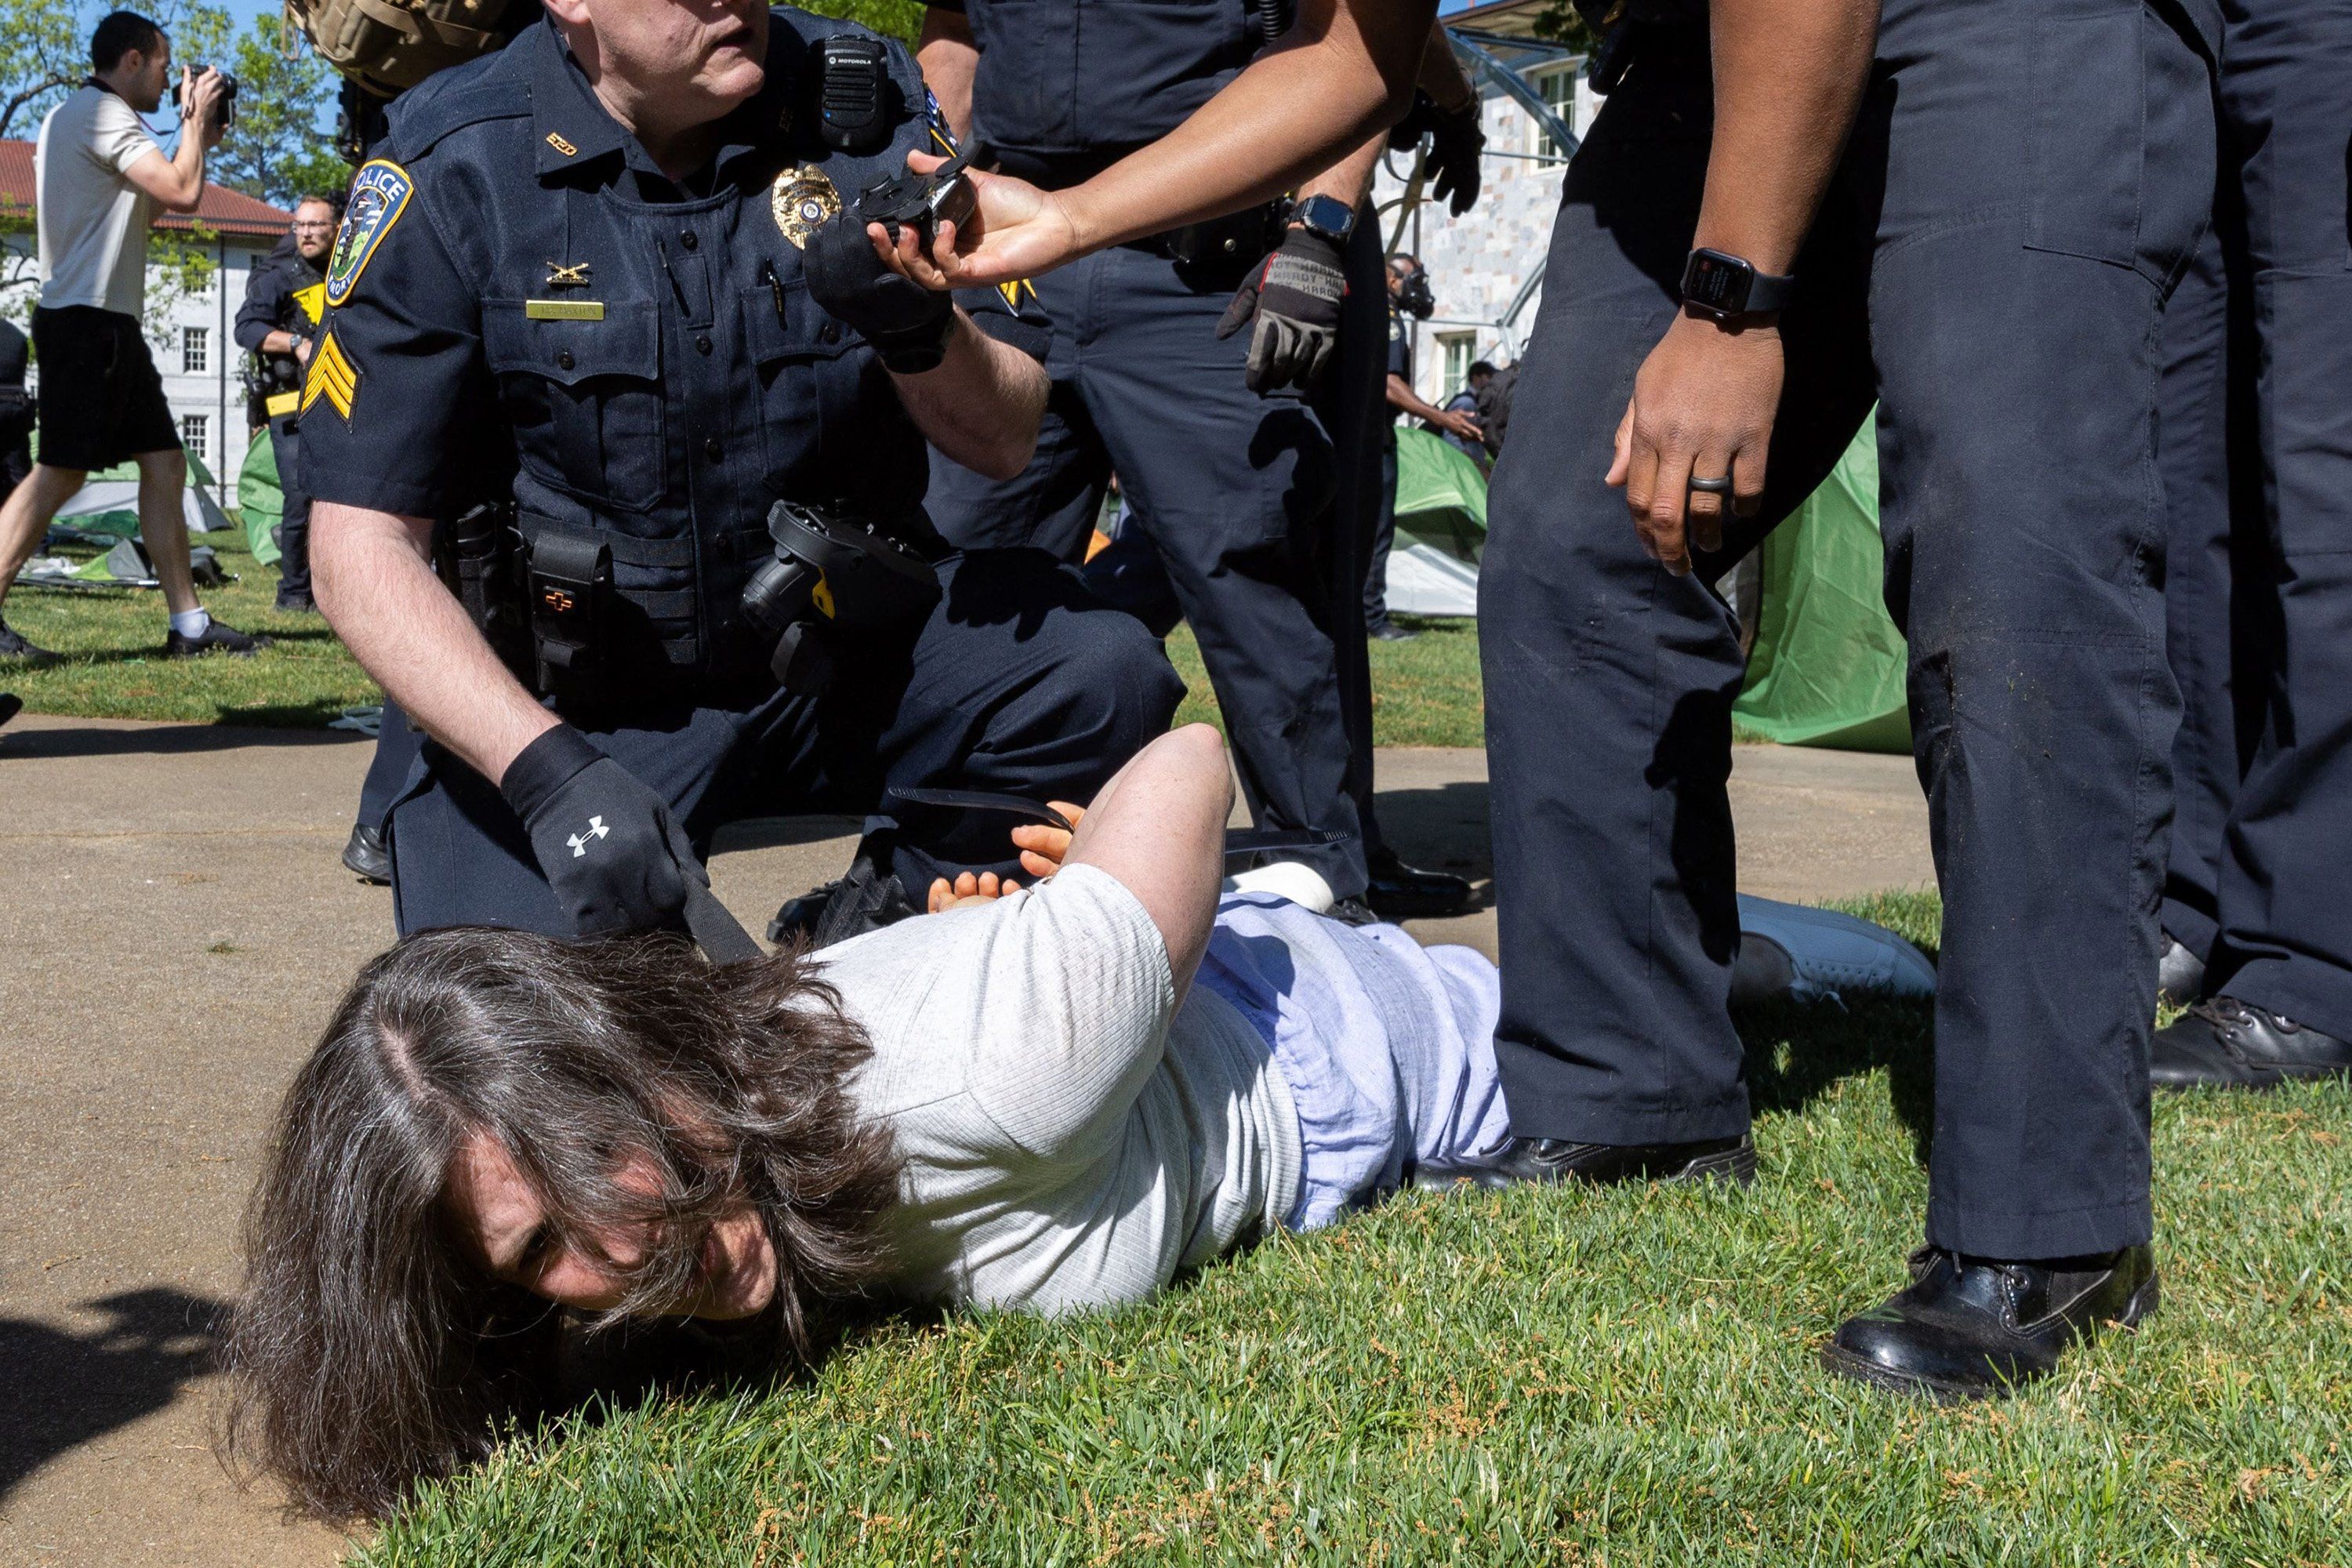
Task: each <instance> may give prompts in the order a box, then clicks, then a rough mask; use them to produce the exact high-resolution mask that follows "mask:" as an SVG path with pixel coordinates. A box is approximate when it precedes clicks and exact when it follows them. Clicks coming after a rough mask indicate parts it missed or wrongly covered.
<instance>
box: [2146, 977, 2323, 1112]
mask: <svg viewBox="0 0 2352 1568" xmlns="http://www.w3.org/2000/svg"><path fill="white" fill-rule="evenodd" d="M2345 1077H2352V1045H2347V1044H2346V1043H2345V1042H2344V1041H2342V1040H2339V1039H2337V1038H2336V1037H2335V1036H2333V1035H2323V1034H2321V1033H2320V1032H2319V1031H2318V1030H2316V1029H2312V1028H2306V1027H2305V1026H2303V1025H2301V1024H2298V1023H2296V1022H2294V1020H2293V1019H2291V1018H2282V1017H2281V1016H2278V1015H2277V1014H2276V1013H2269V1012H2265V1011H2263V1009H2262V1008H2260V1007H2255V1006H2250V1005H2247V1004H2246V1003H2243V1002H2241V1001H2239V1000H2238V999H2237V998H2236V997H2235V996H2216V997H2214V998H2213V999H2212V1000H2211V1001H2210V1002H2200V1003H2198V1004H2197V1005H2195V1006H2194V1007H2191V1008H2190V1009H2189V1011H2188V1012H2187V1013H2186V1014H2185V1015H2183V1016H2180V1017H2179V1018H2177V1019H2175V1020H2174V1021H2173V1022H2172V1023H2171V1024H2169V1025H2168V1026H2165V1027H2164V1028H2161V1029H2158V1031H2157V1032H2156V1040H2155V1042H2154V1045H2153V1047H2152V1048H2151V1049H2150V1050H2149V1052H2148V1064H2147V1081H2148V1082H2149V1084H2151V1085H2152V1086H2154V1087H2155V1088H2158V1089H2276V1088H2277V1087H2278V1086H2279V1085H2281V1084H2283V1083H2284V1082H2286V1081H2287V1080H2288V1079H2298V1078H2345Z"/></svg>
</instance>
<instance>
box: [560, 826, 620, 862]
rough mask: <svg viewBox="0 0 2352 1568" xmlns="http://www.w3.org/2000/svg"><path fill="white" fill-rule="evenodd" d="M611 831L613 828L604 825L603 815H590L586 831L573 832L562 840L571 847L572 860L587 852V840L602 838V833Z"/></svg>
mask: <svg viewBox="0 0 2352 1568" xmlns="http://www.w3.org/2000/svg"><path fill="white" fill-rule="evenodd" d="M612 831H613V830H612V829H611V828H609V827H607V826H604V818H603V817H601V816H592V817H590V818H589V819H588V831H587V832H585V833H575V834H573V835H572V837H569V838H567V839H565V840H564V841H563V842H564V843H566V844H568V845H570V846H571V847H572V858H573V859H574V860H577V859H579V858H581V857H582V856H583V855H585V854H587V853H588V844H589V840H591V839H594V838H602V837H604V835H606V834H607V833H610V832H612Z"/></svg>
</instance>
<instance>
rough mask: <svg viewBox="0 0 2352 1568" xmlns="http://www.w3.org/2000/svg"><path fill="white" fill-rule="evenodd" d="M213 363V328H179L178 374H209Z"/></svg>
mask: <svg viewBox="0 0 2352 1568" xmlns="http://www.w3.org/2000/svg"><path fill="white" fill-rule="evenodd" d="M212 365H213V330H212V329H211V328H210V327H182V328H181V329H180V374H182V375H210V374H212Z"/></svg>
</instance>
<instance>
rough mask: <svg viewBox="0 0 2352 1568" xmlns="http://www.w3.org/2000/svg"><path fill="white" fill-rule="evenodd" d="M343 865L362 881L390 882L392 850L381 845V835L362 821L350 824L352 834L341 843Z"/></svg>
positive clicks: (389, 883)
mask: <svg viewBox="0 0 2352 1568" xmlns="http://www.w3.org/2000/svg"><path fill="white" fill-rule="evenodd" d="M343 865H344V867H345V868H347V869H349V870H350V872H351V874H352V876H354V877H357V878H358V879H360V880H361V881H362V882H373V883H374V884H376V885H377V886H378V887H389V886H391V884H392V852H391V851H390V850H388V849H386V848H385V847H383V834H381V833H378V832H377V831H376V830H375V829H374V828H373V827H370V826H368V825H367V824H366V823H364V822H354V823H352V836H351V837H350V838H348V839H346V840H345V841H344V843H343Z"/></svg>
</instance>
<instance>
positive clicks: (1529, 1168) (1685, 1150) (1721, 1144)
mask: <svg viewBox="0 0 2352 1568" xmlns="http://www.w3.org/2000/svg"><path fill="white" fill-rule="evenodd" d="M1755 1181H1756V1141H1755V1140H1754V1139H1752V1138H1750V1137H1749V1136H1748V1134H1747V1133H1745V1132H1743V1133H1741V1134H1740V1135H1739V1136H1738V1137H1737V1138H1710V1139H1707V1140H1706V1141H1705V1142H1698V1143H1571V1142H1569V1141H1568V1140H1567V1139H1565V1138H1514V1139H1512V1140H1511V1141H1510V1142H1508V1143H1506V1144H1505V1145H1503V1149H1502V1152H1500V1153H1498V1154H1496V1156H1495V1157H1494V1158H1493V1159H1491V1160H1489V1161H1487V1162H1486V1163H1484V1164H1481V1165H1475V1166H1459V1167H1454V1166H1449V1167H1444V1168H1439V1167H1433V1166H1424V1167H1423V1168H1422V1169H1419V1170H1416V1171H1415V1172H1413V1173H1412V1184H1413V1185H1414V1186H1416V1187H1423V1188H1426V1189H1430V1190H1433V1191H1443V1190H1444V1189H1446V1188H1449V1187H1458V1186H1465V1185H1467V1186H1474V1187H1508V1186H1515V1185H1517V1184H1519V1183H1521V1182H1587V1183H1590V1184H1592V1185H1594V1186H1601V1187H1606V1186H1614V1185H1616V1184H1619V1183H1622V1182H1731V1183H1735V1184H1738V1185H1739V1186H1743V1187H1745V1186H1751V1185H1753V1184H1755Z"/></svg>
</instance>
